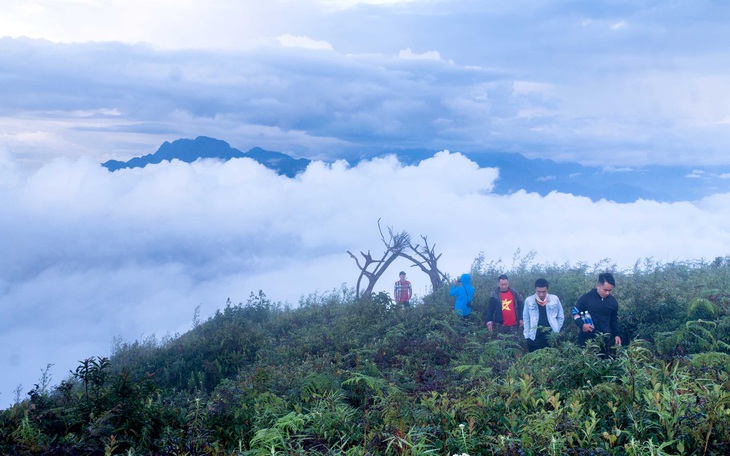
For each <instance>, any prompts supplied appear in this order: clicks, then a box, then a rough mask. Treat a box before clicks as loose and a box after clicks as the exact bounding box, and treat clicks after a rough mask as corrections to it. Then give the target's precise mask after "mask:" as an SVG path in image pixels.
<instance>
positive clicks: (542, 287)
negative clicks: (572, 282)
mask: <svg viewBox="0 0 730 456" xmlns="http://www.w3.org/2000/svg"><path fill="white" fill-rule="evenodd" d="M535 294H536V295H537V297H538V298H539V299H540V301H544V300H545V299H546V298H547V295H548V281H547V280H545V279H537V280H535Z"/></svg>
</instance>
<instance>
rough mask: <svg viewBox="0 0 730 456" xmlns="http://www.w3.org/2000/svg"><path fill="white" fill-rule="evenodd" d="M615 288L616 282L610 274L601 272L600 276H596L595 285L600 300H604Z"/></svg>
mask: <svg viewBox="0 0 730 456" xmlns="http://www.w3.org/2000/svg"><path fill="white" fill-rule="evenodd" d="M615 287H616V281H615V280H614V278H613V275H611V273H610V272H602V273H601V274H598V283H597V284H596V290H597V291H598V295H599V296H600V297H601V298H602V299H606V298H607V297H608V296H609V295H610V294H611V292H612V291H613V289H614V288H615Z"/></svg>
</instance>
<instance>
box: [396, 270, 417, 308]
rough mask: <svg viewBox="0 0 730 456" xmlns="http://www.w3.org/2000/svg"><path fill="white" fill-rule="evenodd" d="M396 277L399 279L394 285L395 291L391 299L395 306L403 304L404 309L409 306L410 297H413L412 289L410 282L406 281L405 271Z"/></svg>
mask: <svg viewBox="0 0 730 456" xmlns="http://www.w3.org/2000/svg"><path fill="white" fill-rule="evenodd" d="M398 276H399V277H400V278H399V279H398V281H397V282H396V283H395V289H394V291H393V297H394V298H395V302H396V303H397V304H403V306H404V307H410V306H411V296H412V295H413V289H412V288H411V282H409V281H407V280H406V273H405V271H401V272H400V273H399V274H398Z"/></svg>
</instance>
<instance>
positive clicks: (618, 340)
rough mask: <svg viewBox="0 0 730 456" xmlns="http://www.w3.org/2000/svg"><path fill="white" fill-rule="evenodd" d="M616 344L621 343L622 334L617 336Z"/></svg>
mask: <svg viewBox="0 0 730 456" xmlns="http://www.w3.org/2000/svg"><path fill="white" fill-rule="evenodd" d="M616 345H621V336H616Z"/></svg>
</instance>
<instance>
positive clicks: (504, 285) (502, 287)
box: [497, 274, 509, 292]
mask: <svg viewBox="0 0 730 456" xmlns="http://www.w3.org/2000/svg"><path fill="white" fill-rule="evenodd" d="M497 281H498V282H499V291H503V292H504V291H507V290H509V278H508V277H507V276H506V275H504V274H502V275H501V276H499V277H497Z"/></svg>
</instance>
